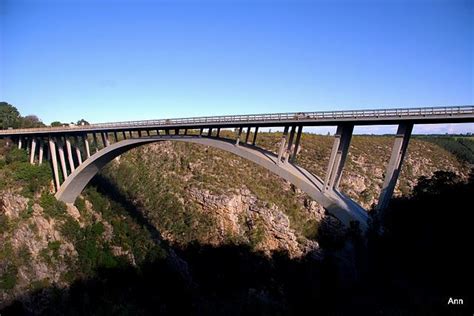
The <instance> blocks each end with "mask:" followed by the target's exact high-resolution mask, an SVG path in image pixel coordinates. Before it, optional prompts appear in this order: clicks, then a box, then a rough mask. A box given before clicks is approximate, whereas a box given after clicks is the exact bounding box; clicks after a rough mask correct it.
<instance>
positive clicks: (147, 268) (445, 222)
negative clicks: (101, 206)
mask: <svg viewBox="0 0 474 316" xmlns="http://www.w3.org/2000/svg"><path fill="white" fill-rule="evenodd" d="M116 193H118V192H116ZM473 197H474V177H471V179H470V181H469V182H462V181H460V180H459V179H458V178H457V177H456V176H455V175H454V174H452V173H447V172H438V173H436V174H435V175H434V176H433V177H432V178H431V179H426V178H421V179H420V181H419V184H418V186H417V187H416V188H415V190H414V193H413V196H412V197H410V198H401V199H394V200H393V201H392V203H391V207H390V209H389V210H387V212H386V213H385V214H383V216H380V217H377V218H381V219H380V221H376V220H374V223H373V229H372V230H371V231H370V232H369V234H368V236H367V238H366V239H363V238H361V237H360V235H359V234H358V233H357V227H352V228H351V229H349V230H348V231H347V232H345V233H343V234H340V233H339V234H336V233H333V232H332V231H331V227H332V226H333V223H331V221H329V220H328V221H327V222H323V223H321V225H320V227H321V228H320V231H319V237H320V243H321V245H322V247H323V249H324V256H323V259H321V258H319V257H318V256H315V254H312V253H310V254H308V255H306V256H305V257H303V258H298V259H291V258H289V256H288V254H286V253H274V254H273V256H272V257H266V256H264V255H262V254H259V253H255V252H253V251H251V249H250V248H248V247H247V246H245V245H222V246H219V247H211V246H206V245H200V244H190V245H187V246H186V247H185V248H182V249H174V251H176V253H177V254H178V255H179V257H180V258H182V260H184V261H185V262H186V263H187V267H189V271H188V272H189V275H190V277H191V278H192V282H191V283H190V282H189V279H187V278H186V277H183V274H182V273H180V271H179V269H176V268H174V267H172V266H170V264H169V263H168V262H167V260H163V259H162V260H158V261H154V262H149V263H146V264H144V265H141V266H138V267H134V266H122V267H120V268H114V269H100V270H99V271H97V273H96V275H95V277H94V278H92V279H89V280H79V281H76V282H74V283H73V284H72V285H71V287H70V288H69V289H67V290H66V289H59V288H55V287H50V288H45V289H41V290H38V291H36V292H34V293H31V294H29V295H28V296H25V297H24V298H22V299H21V300H19V301H17V302H15V303H13V304H12V305H11V306H9V307H7V308H6V309H5V310H4V311H2V313H1V314H2V316H4V315H7V314H48V315H59V314H61V315H62V314H73V315H75V314H76V315H84V314H87V315H102V314H106V315H108V314H133V315H147V314H153V315H156V314H164V315H167V314H168V315H176V314H179V315H189V314H193V315H223V314H224V315H255V314H256V315H289V314H294V315H301V314H322V315H328V314H329V315H387V314H389V315H394V314H396V315H406V314H409V315H420V314H426V315H437V314H440V315H442V314H453V315H463V314H472V301H471V300H472V298H473V296H472V288H473V286H472V284H469V282H470V281H471V280H472V267H473V266H474V265H473V262H472V259H470V258H468V257H469V256H468V253H469V252H470V250H471V249H472V247H471V245H470V244H469V241H470V239H472V236H471V234H472V233H471V232H472V228H471V227H472V226H471V225H472V222H471V221H470V219H471V215H470V212H472V201H473ZM115 198H117V197H115ZM123 202H124V203H127V201H123ZM128 206H129V207H130V208H127V209H129V210H130V211H133V210H134V207H133V205H132V204H130V205H128ZM137 216H138V217H136V219H137V221H146V218H143V217H140V216H139V215H137ZM380 225H381V226H383V228H384V233H383V234H382V235H380V234H378V233H376V232H378V231H380ZM150 226H151V227H150ZM147 227H149V228H150V229H152V230H153V229H154V228H153V226H152V225H147ZM155 233H157V232H155ZM450 297H452V298H457V299H463V302H464V304H463V305H462V306H452V305H448V304H447V302H448V299H449V298H450Z"/></svg>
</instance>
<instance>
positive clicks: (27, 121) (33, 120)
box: [21, 115, 44, 128]
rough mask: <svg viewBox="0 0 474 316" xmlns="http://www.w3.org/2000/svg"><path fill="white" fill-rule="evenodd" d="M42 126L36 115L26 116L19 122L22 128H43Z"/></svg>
mask: <svg viewBox="0 0 474 316" xmlns="http://www.w3.org/2000/svg"><path fill="white" fill-rule="evenodd" d="M43 126H44V124H43V122H41V120H40V119H39V118H38V117H37V116H36V115H27V116H25V117H24V118H23V119H22V120H21V127H22V128H33V127H43Z"/></svg>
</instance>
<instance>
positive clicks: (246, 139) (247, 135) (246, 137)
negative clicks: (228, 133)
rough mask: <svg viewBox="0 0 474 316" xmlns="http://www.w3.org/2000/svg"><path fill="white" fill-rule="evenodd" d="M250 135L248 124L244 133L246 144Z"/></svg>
mask: <svg viewBox="0 0 474 316" xmlns="http://www.w3.org/2000/svg"><path fill="white" fill-rule="evenodd" d="M249 136H250V126H249V127H247V134H246V135H245V143H246V144H248V142H249Z"/></svg>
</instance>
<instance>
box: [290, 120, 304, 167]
mask: <svg viewBox="0 0 474 316" xmlns="http://www.w3.org/2000/svg"><path fill="white" fill-rule="evenodd" d="M302 132H303V125H300V126H299V127H298V133H297V134H296V141H295V149H294V151H293V155H292V156H291V160H290V161H291V162H294V161H295V159H296V155H297V154H298V149H299V146H300V140H301V133H302Z"/></svg>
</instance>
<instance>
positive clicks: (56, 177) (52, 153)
mask: <svg viewBox="0 0 474 316" xmlns="http://www.w3.org/2000/svg"><path fill="white" fill-rule="evenodd" d="M49 155H50V157H51V163H52V165H53V176H54V184H55V185H56V191H58V190H59V187H60V186H61V183H59V170H58V159H57V157H56V144H55V143H54V141H53V140H52V139H51V138H50V139H49Z"/></svg>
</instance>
